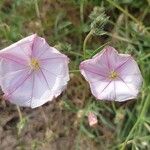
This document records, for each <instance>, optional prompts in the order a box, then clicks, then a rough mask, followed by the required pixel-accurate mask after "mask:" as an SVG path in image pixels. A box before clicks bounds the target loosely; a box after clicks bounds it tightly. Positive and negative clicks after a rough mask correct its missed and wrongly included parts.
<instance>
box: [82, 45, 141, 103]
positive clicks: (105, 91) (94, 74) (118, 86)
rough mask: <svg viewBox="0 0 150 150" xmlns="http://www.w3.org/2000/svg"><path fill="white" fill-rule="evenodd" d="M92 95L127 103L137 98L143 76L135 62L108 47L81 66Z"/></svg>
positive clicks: (128, 56)
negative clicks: (126, 101)
mask: <svg viewBox="0 0 150 150" xmlns="http://www.w3.org/2000/svg"><path fill="white" fill-rule="evenodd" d="M80 71H81V73H82V75H83V76H84V77H85V79H86V80H87V81H88V82H89V84H90V88H91V91H92V94H93V95H94V96H95V97H96V98H97V99H101V100H115V101H125V100H129V99H134V98H136V97H137V94H138V92H139V89H140V87H141V84H142V76H141V72H140V70H139V67H138V65H137V63H136V62H135V60H134V59H133V58H132V57H131V56H130V55H127V54H118V52H117V51H116V50H115V49H114V48H113V47H106V48H104V50H103V51H102V52H100V53H98V54H97V55H96V56H94V57H93V58H92V59H89V60H85V61H83V62H82V63H81V64H80Z"/></svg>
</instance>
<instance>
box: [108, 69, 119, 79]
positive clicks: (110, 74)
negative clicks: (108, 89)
mask: <svg viewBox="0 0 150 150" xmlns="http://www.w3.org/2000/svg"><path fill="white" fill-rule="evenodd" d="M117 77H118V73H117V72H116V71H111V72H110V73H109V79H111V80H114V79H116V78H117Z"/></svg>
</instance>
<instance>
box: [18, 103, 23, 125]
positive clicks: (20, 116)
mask: <svg viewBox="0 0 150 150" xmlns="http://www.w3.org/2000/svg"><path fill="white" fill-rule="evenodd" d="M17 111H18V114H19V118H20V122H21V121H22V120H23V117H22V113H21V110H20V107H19V106H18V105H17Z"/></svg>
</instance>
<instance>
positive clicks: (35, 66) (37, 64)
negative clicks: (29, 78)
mask: <svg viewBox="0 0 150 150" xmlns="http://www.w3.org/2000/svg"><path fill="white" fill-rule="evenodd" d="M30 66H31V68H32V69H33V70H39V69H40V62H39V60H38V59H36V58H32V59H31V61H30Z"/></svg>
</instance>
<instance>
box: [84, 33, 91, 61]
mask: <svg viewBox="0 0 150 150" xmlns="http://www.w3.org/2000/svg"><path fill="white" fill-rule="evenodd" d="M92 35H93V30H91V31H90V32H89V33H88V35H87V36H86V37H85V39H84V42H83V56H84V59H85V58H86V44H87V41H88V40H89V39H90V37H91V36H92Z"/></svg>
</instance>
